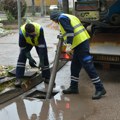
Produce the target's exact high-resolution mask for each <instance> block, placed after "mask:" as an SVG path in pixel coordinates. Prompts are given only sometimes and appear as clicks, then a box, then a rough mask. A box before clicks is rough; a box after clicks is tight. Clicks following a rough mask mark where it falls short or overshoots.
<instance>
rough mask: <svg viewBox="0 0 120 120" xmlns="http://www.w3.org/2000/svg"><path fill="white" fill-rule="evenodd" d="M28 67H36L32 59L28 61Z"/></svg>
mask: <svg viewBox="0 0 120 120" xmlns="http://www.w3.org/2000/svg"><path fill="white" fill-rule="evenodd" d="M29 65H30V66H31V67H37V65H36V61H35V60H34V59H29Z"/></svg>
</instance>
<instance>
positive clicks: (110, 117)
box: [0, 62, 120, 120]
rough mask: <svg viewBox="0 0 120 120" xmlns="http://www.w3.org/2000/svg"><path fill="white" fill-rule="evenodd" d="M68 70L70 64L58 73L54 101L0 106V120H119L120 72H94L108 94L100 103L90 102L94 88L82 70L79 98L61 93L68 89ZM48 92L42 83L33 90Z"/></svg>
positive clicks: (22, 101)
mask: <svg viewBox="0 0 120 120" xmlns="http://www.w3.org/2000/svg"><path fill="white" fill-rule="evenodd" d="M69 67H70V62H69V63H67V64H66V65H65V67H63V68H62V69H61V70H60V71H59V72H58V73H57V76H56V81H55V82H56V85H57V86H56V88H54V90H57V91H59V92H58V93H57V94H56V95H55V96H54V97H53V98H51V99H50V100H46V99H38V98H30V97H26V94H24V95H22V96H19V97H17V98H15V99H13V100H11V101H9V102H7V103H4V104H2V105H0V120H119V118H120V94H119V93H120V92H119V91H120V74H119V73H120V71H119V70H102V69H97V71H98V73H99V75H100V77H101V80H102V81H103V83H104V85H105V88H106V90H107V94H106V95H105V96H104V97H102V99H100V100H92V99H91V97H92V95H93V93H94V87H93V85H92V83H91V81H90V79H89V77H88V75H87V74H86V72H85V71H84V70H82V71H81V73H80V81H79V94H76V95H74V94H71V95H64V94H63V93H62V89H64V88H67V87H68V86H69V82H70V81H69V76H70V71H69ZM47 88H48V86H45V85H44V83H41V85H38V86H36V88H34V89H36V90H38V91H39V90H40V91H41V90H42V89H43V90H44V91H46V90H47ZM29 92H30V91H29ZM29 92H28V93H29Z"/></svg>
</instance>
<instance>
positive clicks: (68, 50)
mask: <svg viewBox="0 0 120 120" xmlns="http://www.w3.org/2000/svg"><path fill="white" fill-rule="evenodd" d="M65 45H66V53H68V54H70V53H71V51H72V49H71V46H72V45H71V44H65Z"/></svg>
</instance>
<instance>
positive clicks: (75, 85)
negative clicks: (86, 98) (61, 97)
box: [63, 80, 79, 94]
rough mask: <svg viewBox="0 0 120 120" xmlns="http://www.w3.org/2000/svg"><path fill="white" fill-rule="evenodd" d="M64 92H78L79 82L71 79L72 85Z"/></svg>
mask: <svg viewBox="0 0 120 120" xmlns="http://www.w3.org/2000/svg"><path fill="white" fill-rule="evenodd" d="M63 93H64V94H78V93H79V91H78V82H76V81H73V80H71V83H70V87H69V88H68V89H66V90H63Z"/></svg>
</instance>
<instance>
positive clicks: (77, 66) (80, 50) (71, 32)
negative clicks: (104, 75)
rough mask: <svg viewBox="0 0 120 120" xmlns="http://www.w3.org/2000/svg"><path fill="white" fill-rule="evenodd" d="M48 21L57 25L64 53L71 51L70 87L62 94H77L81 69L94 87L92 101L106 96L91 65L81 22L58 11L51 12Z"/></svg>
mask: <svg viewBox="0 0 120 120" xmlns="http://www.w3.org/2000/svg"><path fill="white" fill-rule="evenodd" d="M50 19H51V20H53V21H54V22H56V23H58V24H59V27H60V31H61V33H62V35H63V39H64V43H65V44H66V43H67V44H66V52H67V53H70V52H71V50H73V59H72V62H71V82H70V87H69V88H68V89H66V90H63V93H64V94H77V93H79V91H78V80H79V73H80V70H81V68H82V67H83V68H84V69H85V70H86V72H87V73H88V75H89V77H90V78H91V80H92V83H93V84H94V85H95V94H94V95H93V96H92V99H100V98H101V97H102V96H103V95H105V94H106V90H105V89H104V86H103V83H102V82H101V80H100V77H99V76H98V74H97V72H96V69H95V67H94V64H93V57H92V56H91V55H90V52H89V49H90V48H89V38H90V36H89V34H88V32H87V31H86V29H85V28H84V26H83V25H82V23H81V21H80V20H79V19H78V18H77V17H76V16H74V15H70V14H64V13H61V12H59V11H53V12H51V14H50Z"/></svg>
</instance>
